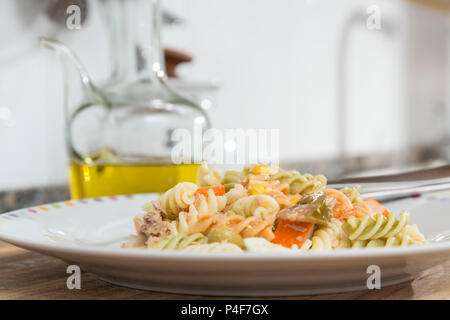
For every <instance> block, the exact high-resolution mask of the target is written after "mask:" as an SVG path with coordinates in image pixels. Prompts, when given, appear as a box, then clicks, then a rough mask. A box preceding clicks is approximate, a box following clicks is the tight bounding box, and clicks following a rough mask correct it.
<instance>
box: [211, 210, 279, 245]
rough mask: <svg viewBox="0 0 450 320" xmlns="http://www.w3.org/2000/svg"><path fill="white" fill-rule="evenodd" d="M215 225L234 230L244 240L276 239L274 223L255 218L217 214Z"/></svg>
mask: <svg viewBox="0 0 450 320" xmlns="http://www.w3.org/2000/svg"><path fill="white" fill-rule="evenodd" d="M215 223H216V224H218V225H225V226H227V227H230V228H232V229H234V230H235V231H236V232H238V233H239V234H240V235H241V236H242V238H251V237H263V238H265V239H267V240H269V241H270V240H272V239H273V238H274V237H275V236H274V234H273V231H272V227H273V221H271V220H262V219H260V218H257V217H255V216H253V217H248V218H244V217H243V216H239V215H235V214H233V215H225V214H217V215H216V221H215Z"/></svg>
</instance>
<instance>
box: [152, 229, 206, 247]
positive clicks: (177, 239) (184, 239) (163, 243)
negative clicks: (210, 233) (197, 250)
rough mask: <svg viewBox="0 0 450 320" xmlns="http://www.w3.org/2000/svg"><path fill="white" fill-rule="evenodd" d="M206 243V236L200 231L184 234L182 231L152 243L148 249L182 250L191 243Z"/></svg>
mask: <svg viewBox="0 0 450 320" xmlns="http://www.w3.org/2000/svg"><path fill="white" fill-rule="evenodd" d="M205 243H208V238H207V237H206V236H205V235H203V234H201V233H194V234H191V235H186V234H183V233H179V234H172V235H169V236H167V237H166V238H164V239H162V240H160V241H158V242H155V243H153V244H152V245H150V246H149V249H160V250H182V249H186V248H187V247H189V246H192V245H198V244H205Z"/></svg>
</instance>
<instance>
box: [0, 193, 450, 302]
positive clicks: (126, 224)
mask: <svg viewBox="0 0 450 320" xmlns="http://www.w3.org/2000/svg"><path fill="white" fill-rule="evenodd" d="M155 197H156V195H133V196H119V197H104V198H97V199H85V200H75V201H70V202H63V203H56V204H49V205H44V206H40V207H34V208H28V209H22V210H18V211H13V212H10V213H7V214H3V215H0V239H1V240H4V241H7V242H10V243H12V244H14V245H17V246H20V247H23V248H26V249H29V250H33V251H37V252H40V253H43V254H46V255H50V256H54V257H58V258H61V259H63V260H65V261H67V262H69V263H71V264H77V265H79V266H80V267H81V268H82V269H83V270H87V271H90V272H93V273H95V274H97V275H98V276H99V277H100V278H101V279H104V280H106V281H108V282H111V283H115V284H118V285H123V286H128V287H133V288H140V289H148V290H155V291H165V292H174V293H186V294H202V295H227V296H287V295H299V294H317V293H330V292H344V291H350V290H359V289H366V288H367V287H366V283H367V278H368V276H369V274H367V272H366V271H367V267H368V266H369V265H377V266H379V267H380V269H381V284H382V286H387V285H391V284H395V283H400V282H403V281H407V280H410V279H412V278H414V277H416V276H418V275H419V274H420V273H421V272H422V271H424V270H426V269H427V268H430V267H432V266H433V265H435V264H438V263H442V262H444V261H445V260H447V259H449V257H450V242H442V243H432V244H427V245H423V246H418V247H402V248H374V249H357V250H350V249H346V250H337V251H322V252H295V254H292V253H288V254H281V253H267V254H261V253H242V254H232V253H223V254H220V253H184V252H173V251H172V252H164V251H161V252H155V251H151V252H150V251H146V250H125V249H120V245H121V243H123V242H124V241H125V240H126V238H127V237H128V235H130V234H132V233H133V232H134V230H133V225H132V217H133V216H134V215H135V214H137V213H139V212H140V208H141V206H142V204H143V203H145V202H147V201H149V200H151V199H154V198H155ZM388 206H389V207H390V208H391V209H392V210H394V212H396V213H398V211H399V210H400V209H401V208H408V209H410V210H411V216H412V217H411V219H412V223H417V224H418V225H419V227H420V229H421V230H422V231H423V232H424V234H425V235H426V236H427V237H428V238H429V237H432V236H433V235H436V234H438V233H441V232H444V231H446V230H450V212H449V211H450V210H449V208H450V201H449V199H448V198H445V197H442V196H440V197H421V198H418V199H412V198H410V199H405V200H401V201H398V202H395V203H391V204H389V205H388Z"/></svg>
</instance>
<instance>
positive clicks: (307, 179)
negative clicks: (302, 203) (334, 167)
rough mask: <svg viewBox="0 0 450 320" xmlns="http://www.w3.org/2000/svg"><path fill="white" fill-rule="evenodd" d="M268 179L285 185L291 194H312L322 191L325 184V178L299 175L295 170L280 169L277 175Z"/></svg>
mask: <svg viewBox="0 0 450 320" xmlns="http://www.w3.org/2000/svg"><path fill="white" fill-rule="evenodd" d="M270 179H272V180H279V181H280V182H281V183H287V184H288V185H289V193H291V194H305V193H313V192H316V191H320V190H322V189H324V188H325V186H326V184H327V178H325V176H323V175H321V174H319V175H317V176H313V175H310V174H308V173H306V174H300V173H299V172H298V171H295V170H291V171H286V170H282V169H280V170H279V171H278V172H277V173H275V174H272V175H270Z"/></svg>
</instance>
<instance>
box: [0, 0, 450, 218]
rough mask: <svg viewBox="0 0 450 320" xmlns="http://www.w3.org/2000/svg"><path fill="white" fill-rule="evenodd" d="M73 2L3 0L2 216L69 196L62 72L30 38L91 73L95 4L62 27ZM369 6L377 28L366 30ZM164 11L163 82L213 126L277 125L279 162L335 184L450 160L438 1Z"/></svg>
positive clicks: (98, 46) (96, 34) (97, 44)
mask: <svg viewBox="0 0 450 320" xmlns="http://www.w3.org/2000/svg"><path fill="white" fill-rule="evenodd" d="M73 2H77V1H62V0H60V1H54V0H34V1H28V0H3V1H1V3H0V26H1V27H0V150H1V151H0V154H1V166H0V212H3V211H6V210H10V209H13V208H17V207H22V206H26V205H33V204H38V203H44V202H49V201H56V200H62V199H66V198H69V192H68V187H67V185H68V162H69V160H68V155H67V151H66V147H65V139H64V109H63V81H62V71H61V66H60V63H59V61H57V59H55V56H54V55H53V54H51V53H49V52H48V51H45V50H43V49H40V48H39V45H38V40H37V39H38V36H40V35H47V36H51V37H54V38H57V39H59V40H61V41H63V42H64V43H66V44H67V45H69V46H70V47H71V48H72V49H74V51H75V52H76V53H77V54H78V56H79V57H80V59H81V61H83V63H84V64H85V66H86V69H87V70H89V72H90V74H91V75H92V77H93V80H94V82H102V81H104V79H105V78H106V77H107V76H108V63H109V61H108V59H107V57H108V54H107V52H106V51H107V40H108V39H107V30H106V25H105V21H104V17H103V16H102V10H101V3H100V1H96V0H88V1H81V3H83V5H84V6H85V10H86V11H85V12H86V13H87V14H86V16H83V21H82V26H81V29H79V30H76V29H74V30H69V29H67V28H66V26H65V23H64V21H63V22H62V23H61V21H60V20H58V14H57V13H58V10H60V9H59V6H63V8H64V9H65V8H66V7H67V3H69V4H70V3H73ZM374 5H375V6H377V8H379V9H380V13H381V28H380V29H379V30H377V29H373V30H371V29H369V28H368V27H367V25H366V22H367V19H368V17H369V16H370V13H368V11H367V10H368V8H369V7H371V6H374ZM163 8H164V15H163V16H164V19H163V27H162V41H163V46H164V48H165V49H166V50H165V53H166V63H167V67H168V69H169V71H170V75H171V76H172V78H171V83H172V85H173V86H174V87H176V88H178V89H179V90H181V91H184V92H186V93H187V94H192V95H194V96H195V97H196V98H197V99H198V101H199V104H201V106H202V107H204V108H205V109H206V110H207V112H208V114H209V115H210V117H211V121H212V124H213V126H214V127H217V128H223V129H226V128H244V129H245V128H279V129H280V138H281V140H280V156H281V165H282V166H285V167H288V168H292V169H298V170H300V171H301V172H307V171H310V172H312V173H318V172H323V173H325V174H327V175H328V176H329V177H330V178H332V179H333V178H339V177H343V176H349V175H364V174H373V173H384V172H386V173H387V172H397V171H402V170H410V169H414V168H422V167H433V166H437V165H440V164H445V163H448V161H449V158H450V148H449V147H450V139H449V137H450V104H449V98H450V96H449V92H450V90H449V89H450V82H449V74H450V72H449V71H450V69H449V61H450V50H449V44H450V37H449V9H450V3H449V2H448V1H444V0H409V1H408V0H375V1H374V0H370V1H366V0H340V1H335V0H277V1H275V0H258V1H257V0H245V1H237V0H235V1H230V0H228V1H227V0H190V1H183V0H164V1H163ZM372 8H373V7H372ZM369 11H370V9H369ZM175 65H176V68H175V67H174V66H175Z"/></svg>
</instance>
